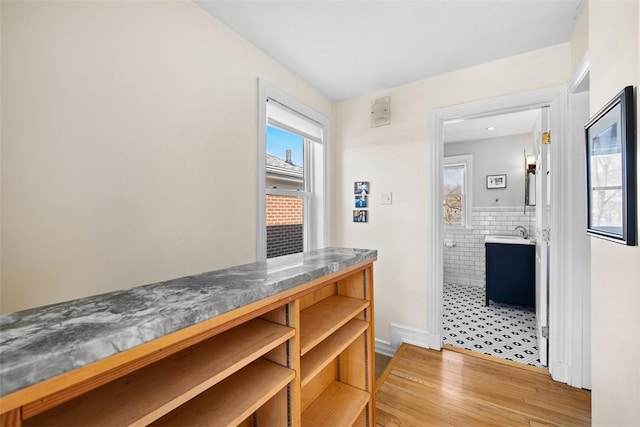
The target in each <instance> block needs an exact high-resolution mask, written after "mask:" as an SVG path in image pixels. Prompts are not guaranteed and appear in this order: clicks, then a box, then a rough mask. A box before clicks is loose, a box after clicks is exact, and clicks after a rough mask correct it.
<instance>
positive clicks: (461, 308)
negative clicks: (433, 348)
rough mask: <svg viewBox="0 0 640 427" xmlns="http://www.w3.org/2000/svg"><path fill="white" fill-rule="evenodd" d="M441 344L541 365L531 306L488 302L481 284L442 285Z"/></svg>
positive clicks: (533, 312) (534, 317) (533, 311)
mask: <svg viewBox="0 0 640 427" xmlns="http://www.w3.org/2000/svg"><path fill="white" fill-rule="evenodd" d="M443 300H444V310H443V314H442V317H443V329H444V334H443V344H449V345H452V346H455V347H462V348H465V349H467V350H471V351H476V352H480V353H484V354H488V355H491V356H495V357H500V358H503V359H507V360H511V361H514V362H520V363H526V364H528V365H531V366H536V367H543V365H542V364H541V363H540V357H539V353H538V339H537V337H536V329H535V325H536V313H535V310H533V309H532V308H525V307H519V306H514V305H510V304H502V303H494V302H490V304H489V306H488V307H487V306H485V289H484V287H478V286H468V285H457V284H445V285H444V290H443Z"/></svg>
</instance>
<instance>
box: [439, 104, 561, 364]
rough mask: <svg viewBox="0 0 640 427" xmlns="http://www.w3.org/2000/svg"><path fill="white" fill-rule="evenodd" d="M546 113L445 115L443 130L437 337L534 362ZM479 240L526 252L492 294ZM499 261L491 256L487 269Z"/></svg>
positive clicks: (539, 343) (539, 341) (541, 292)
mask: <svg viewBox="0 0 640 427" xmlns="http://www.w3.org/2000/svg"><path fill="white" fill-rule="evenodd" d="M548 122H549V121H548V108H547V107H543V108H531V109H524V110H523V109H518V110H517V111H503V112H501V113H500V114H489V115H481V116H474V117H462V118H459V119H455V120H452V121H447V122H445V123H444V138H443V143H444V145H443V170H442V176H443V184H444V187H443V191H442V193H443V203H442V206H443V207H442V217H443V222H442V230H441V232H442V235H443V238H444V247H443V280H444V281H443V311H442V313H443V314H442V317H443V324H442V329H443V344H444V345H447V346H452V347H455V348H463V349H466V350H469V351H473V352H477V353H482V354H485V355H489V356H492V357H497V358H501V359H506V360H510V361H512V362H517V363H523V364H527V365H531V366H535V367H538V368H543V367H546V365H547V358H546V355H547V353H546V349H547V346H546V338H545V337H542V336H539V333H538V331H541V330H542V327H543V326H546V325H547V316H546V315H547V312H548V311H547V307H546V304H547V298H546V293H545V291H546V284H547V283H548V280H547V279H548V278H547V276H546V274H547V272H548V270H547V269H546V268H545V265H543V263H544V262H546V261H547V259H546V258H545V257H543V256H541V254H545V255H546V254H547V253H548V250H547V248H548V239H544V240H543V239H542V235H543V234H545V232H546V230H545V227H548V221H547V217H548V212H549V209H548V208H549V206H550V205H549V204H548V203H547V200H550V197H547V194H546V193H547V189H548V188H550V186H547V181H548V179H549V174H547V173H545V172H548V165H549V162H548V160H549V157H548V152H547V151H548V150H547V149H546V147H545V146H544V145H543V144H542V142H541V141H542V134H543V132H546V131H548ZM537 170H539V171H540V173H536V171H537ZM536 202H537V203H536ZM507 237H508V239H503V238H507ZM495 239H498V241H504V242H505V243H495V242H494V240H495ZM486 241H487V242H489V245H488V246H487V247H488V248H489V247H490V249H492V250H498V251H500V252H501V253H504V254H505V255H506V256H518V257H519V256H524V257H525V265H523V268H524V270H526V271H527V273H524V272H523V270H521V269H514V270H513V271H512V272H508V275H509V277H508V278H507V277H505V278H501V279H500V280H501V281H503V280H507V281H508V282H509V288H508V289H505V290H504V291H501V292H500V293H495V294H491V295H487V293H486V290H487V287H486V286H485V277H486V274H485V272H486V271H487V268H486V265H485V242H486ZM496 245H497V246H496ZM536 252H537V253H538V255H536ZM518 254H522V255H518ZM501 257H502V255H501ZM507 264H508V263H507ZM504 265H505V262H504V260H503V259H499V260H498V262H497V263H494V264H492V273H493V276H494V277H495V274H496V272H497V273H498V274H499V275H502V273H503V272H504V273H506V270H505V269H504V268H503V266H504ZM498 269H500V270H501V271H497V270H498ZM536 271H537V272H538V273H537V275H536V274H534V272H536ZM536 279H537V280H536ZM493 283H495V278H494V281H493ZM505 285H506V283H505ZM535 296H537V298H536V297H535ZM538 319H539V321H538Z"/></svg>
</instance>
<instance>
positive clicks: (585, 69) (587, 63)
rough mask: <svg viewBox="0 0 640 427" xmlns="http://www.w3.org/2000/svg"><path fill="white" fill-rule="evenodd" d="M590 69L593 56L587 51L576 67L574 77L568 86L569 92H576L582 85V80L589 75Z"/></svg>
mask: <svg viewBox="0 0 640 427" xmlns="http://www.w3.org/2000/svg"><path fill="white" fill-rule="evenodd" d="M590 69H591V56H590V55H589V52H587V53H585V54H584V56H583V57H582V59H581V60H580V63H579V64H578V66H577V67H576V71H575V73H574V74H573V78H572V79H571V81H570V82H569V85H568V87H567V92H569V93H575V92H576V91H577V90H578V88H579V87H580V85H581V84H582V82H583V81H584V79H586V78H587V77H588V75H589V70H590Z"/></svg>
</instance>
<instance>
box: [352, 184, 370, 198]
mask: <svg viewBox="0 0 640 427" xmlns="http://www.w3.org/2000/svg"><path fill="white" fill-rule="evenodd" d="M353 194H360V195H362V196H366V195H367V194H369V181H356V182H354V183H353Z"/></svg>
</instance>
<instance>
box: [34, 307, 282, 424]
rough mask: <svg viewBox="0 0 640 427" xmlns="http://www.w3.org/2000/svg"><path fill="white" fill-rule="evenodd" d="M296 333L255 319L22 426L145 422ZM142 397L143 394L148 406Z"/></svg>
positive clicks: (218, 380)
mask: <svg viewBox="0 0 640 427" xmlns="http://www.w3.org/2000/svg"><path fill="white" fill-rule="evenodd" d="M294 336H295V329H292V328H289V327H287V326H282V325H279V324H276V323H273V322H269V321H266V320H262V319H253V320H251V321H249V322H246V323H243V324H241V325H239V326H237V327H236V328H234V329H230V330H228V331H226V332H224V333H222V334H220V335H218V336H215V337H213V338H211V339H209V340H208V341H204V342H202V343H200V344H198V345H195V346H193V347H191V348H189V349H187V350H183V351H182V352H179V353H176V354H174V355H172V356H170V357H168V358H166V359H163V360H160V361H158V362H156V363H154V364H151V365H148V366H146V367H145V368H142V369H140V370H138V371H135V372H133V373H131V374H129V375H126V376H124V377H121V378H119V379H117V380H115V381H112V382H110V383H107V384H105V385H103V386H101V387H99V388H96V389H94V390H92V391H90V392H89V393H86V394H84V395H82V396H79V397H78V398H76V399H74V400H71V401H69V402H67V403H65V404H63V405H60V406H58V407H56V408H54V409H52V410H50V411H47V412H44V413H42V414H40V415H38V416H36V417H34V418H31V419H29V420H26V421H25V423H24V425H25V426H38V425H47V426H53V425H72V424H77V423H78V422H81V423H82V424H84V425H120V426H129V425H131V426H137V425H147V424H149V423H151V422H153V421H155V420H157V419H159V418H161V417H163V416H164V415H166V414H168V413H169V412H171V411H172V410H174V409H176V408H177V407H179V406H180V405H183V404H184V403H186V402H187V401H189V400H190V399H192V398H194V397H196V396H197V395H199V394H200V393H202V392H204V391H206V390H208V389H209V388H211V387H213V386H214V385H216V384H217V383H218V382H220V381H221V380H223V379H225V378H227V377H229V376H230V375H232V374H234V373H235V372H238V371H239V370H241V369H242V368H244V367H245V366H247V365H249V364H250V363H251V362H253V361H254V360H256V359H258V358H259V357H260V356H262V355H264V354H266V353H267V352H269V351H271V350H272V349H274V348H276V347H277V346H279V345H281V344H283V343H285V342H286V341H287V340H289V339H291V338H293V337H294ZM140 396H144V402H145V403H144V405H141V404H140V399H139V397H140ZM113 408H117V410H115V411H114V410H113Z"/></svg>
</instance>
